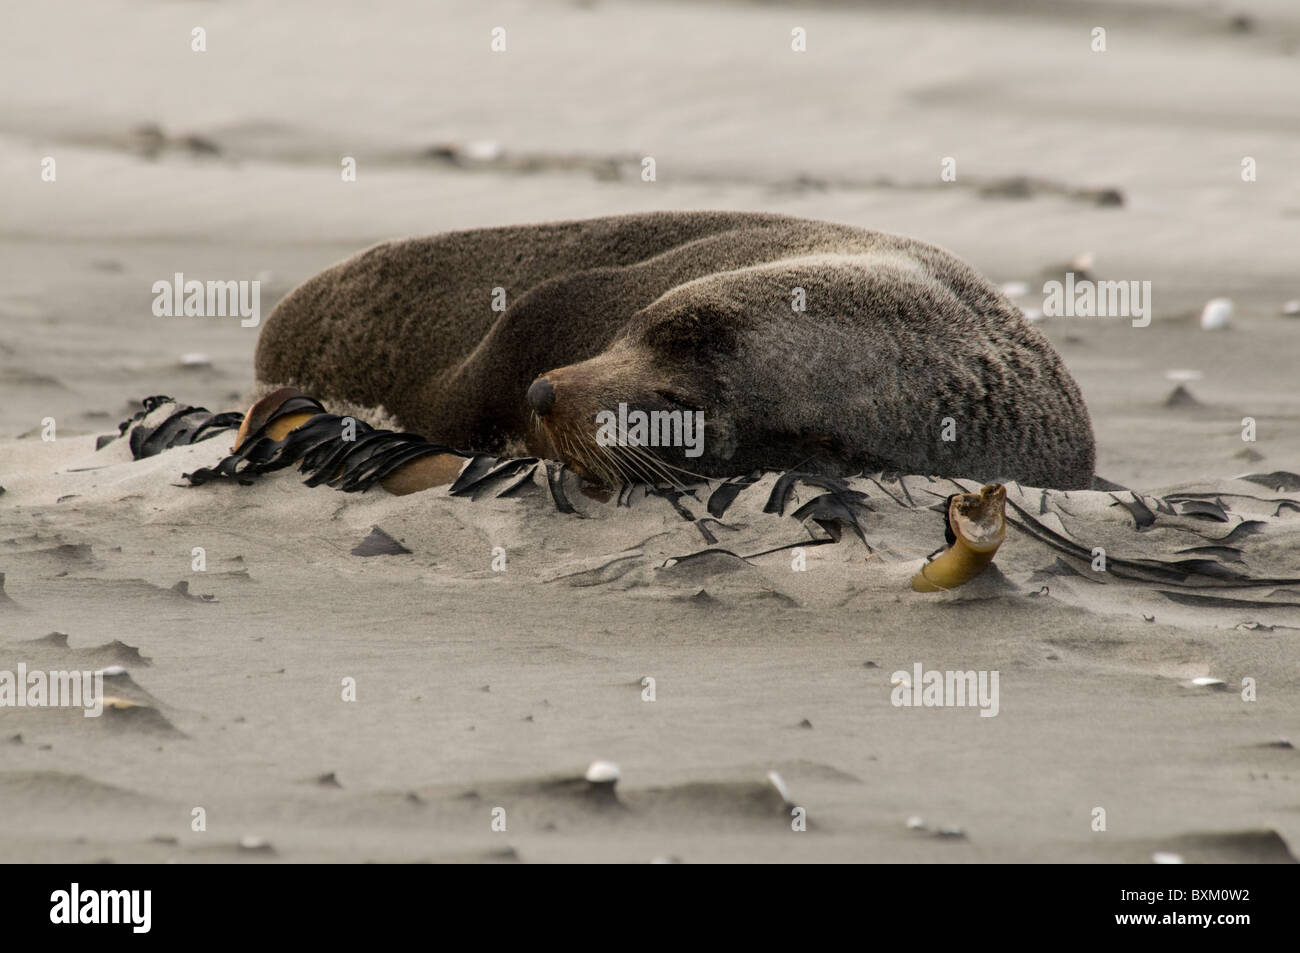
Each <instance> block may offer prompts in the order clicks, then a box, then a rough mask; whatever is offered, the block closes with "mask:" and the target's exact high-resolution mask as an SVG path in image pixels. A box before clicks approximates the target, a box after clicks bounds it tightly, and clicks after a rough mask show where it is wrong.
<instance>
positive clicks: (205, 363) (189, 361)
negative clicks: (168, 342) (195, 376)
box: [181, 351, 212, 367]
mask: <svg viewBox="0 0 1300 953" xmlns="http://www.w3.org/2000/svg"><path fill="white" fill-rule="evenodd" d="M181 366H182V367H211V366H212V358H210V357H209V356H208V355H206V354H204V353H202V352H201V351H192V352H190V353H189V354H182V355H181Z"/></svg>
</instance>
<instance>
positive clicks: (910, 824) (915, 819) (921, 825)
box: [907, 814, 925, 831]
mask: <svg viewBox="0 0 1300 953" xmlns="http://www.w3.org/2000/svg"><path fill="white" fill-rule="evenodd" d="M907 829H908V830H909V831H923V830H925V821H923V820H922V819H921V818H920V817H919V816H918V815H916V814H913V815H912V816H911V817H909V818H908V819H907Z"/></svg>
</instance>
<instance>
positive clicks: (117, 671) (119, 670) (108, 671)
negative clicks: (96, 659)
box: [95, 665, 126, 678]
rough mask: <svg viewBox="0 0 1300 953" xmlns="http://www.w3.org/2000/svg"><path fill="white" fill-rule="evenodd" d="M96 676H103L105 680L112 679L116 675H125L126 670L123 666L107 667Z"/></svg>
mask: <svg viewBox="0 0 1300 953" xmlns="http://www.w3.org/2000/svg"><path fill="white" fill-rule="evenodd" d="M95 674H96V675H103V676H104V677H105V678H112V677H113V676H114V675H125V674H126V669H125V668H123V667H122V666H121V665H106V666H104V667H103V668H101V669H100V670H99V671H98V672H96V673H95Z"/></svg>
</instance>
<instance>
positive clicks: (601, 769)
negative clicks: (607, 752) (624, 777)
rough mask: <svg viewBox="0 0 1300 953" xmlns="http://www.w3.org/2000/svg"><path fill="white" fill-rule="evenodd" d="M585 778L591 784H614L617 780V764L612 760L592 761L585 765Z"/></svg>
mask: <svg viewBox="0 0 1300 953" xmlns="http://www.w3.org/2000/svg"><path fill="white" fill-rule="evenodd" d="M586 778H587V780H588V781H590V782H591V783H592V784H614V783H616V782H617V781H618V778H619V770H618V765H616V764H615V763H614V762H613V761H593V762H591V764H590V765H588V766H587V774H586Z"/></svg>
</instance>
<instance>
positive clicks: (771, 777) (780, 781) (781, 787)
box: [767, 771, 790, 804]
mask: <svg viewBox="0 0 1300 953" xmlns="http://www.w3.org/2000/svg"><path fill="white" fill-rule="evenodd" d="M767 780H768V782H769V783H770V784H771V785H772V787H774V788H776V793H777V794H779V795H781V800H782V801H784V802H785V803H786V804H789V803H790V789H789V788H787V787H786V786H785V778H783V777H781V775H779V774H777V773H776V772H775V771H769V772H767Z"/></svg>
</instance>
